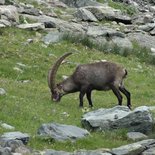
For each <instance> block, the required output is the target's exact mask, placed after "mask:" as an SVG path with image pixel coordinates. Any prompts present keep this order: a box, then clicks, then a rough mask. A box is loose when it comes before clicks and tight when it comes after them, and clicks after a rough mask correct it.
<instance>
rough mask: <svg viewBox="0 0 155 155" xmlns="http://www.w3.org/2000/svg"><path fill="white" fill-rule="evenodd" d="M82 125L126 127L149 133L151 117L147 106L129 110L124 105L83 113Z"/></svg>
mask: <svg viewBox="0 0 155 155" xmlns="http://www.w3.org/2000/svg"><path fill="white" fill-rule="evenodd" d="M81 123H82V126H83V127H84V128H86V129H89V130H93V131H94V130H97V131H106V130H115V129H122V128H124V129H127V130H128V131H135V132H142V133H151V132H152V129H153V118H152V115H151V114H150V112H149V110H148V108H147V107H139V108H136V109H135V110H133V111H130V110H129V109H128V108H127V107H125V106H116V107H114V108H110V109H99V110H95V111H92V112H88V113H86V114H84V115H83V118H82V120H81Z"/></svg>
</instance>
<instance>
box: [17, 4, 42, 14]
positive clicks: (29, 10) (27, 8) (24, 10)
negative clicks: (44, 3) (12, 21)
mask: <svg viewBox="0 0 155 155" xmlns="http://www.w3.org/2000/svg"><path fill="white" fill-rule="evenodd" d="M22 6H23V7H21V8H20V9H18V12H20V13H22V14H29V15H34V16H39V15H40V11H39V10H38V9H36V8H34V7H33V6H28V5H25V4H23V5H22Z"/></svg>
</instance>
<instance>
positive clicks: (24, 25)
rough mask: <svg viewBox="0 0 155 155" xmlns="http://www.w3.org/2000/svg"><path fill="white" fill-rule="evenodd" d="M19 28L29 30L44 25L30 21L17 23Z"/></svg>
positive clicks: (41, 27)
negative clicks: (28, 22)
mask: <svg viewBox="0 0 155 155" xmlns="http://www.w3.org/2000/svg"><path fill="white" fill-rule="evenodd" d="M17 27H18V28H20V29H29V30H43V29H44V28H45V25H44V24H43V23H32V24H20V25H17Z"/></svg>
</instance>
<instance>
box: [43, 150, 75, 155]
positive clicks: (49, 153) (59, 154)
mask: <svg viewBox="0 0 155 155" xmlns="http://www.w3.org/2000/svg"><path fill="white" fill-rule="evenodd" d="M44 155H73V154H72V153H69V152H65V151H56V150H45V151H44Z"/></svg>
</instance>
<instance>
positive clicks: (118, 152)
mask: <svg viewBox="0 0 155 155" xmlns="http://www.w3.org/2000/svg"><path fill="white" fill-rule="evenodd" d="M144 150H145V147H143V146H142V145H140V144H137V143H133V144H129V145H123V146H120V147H118V148H113V149H112V153H113V154H115V155H138V154H141V153H142V152H143V151H144Z"/></svg>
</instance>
